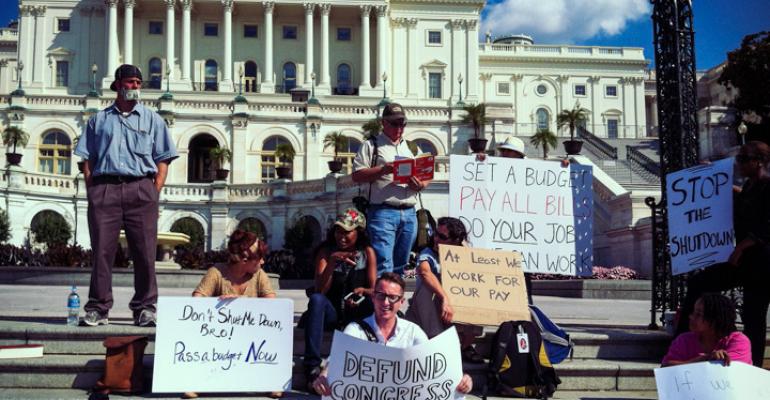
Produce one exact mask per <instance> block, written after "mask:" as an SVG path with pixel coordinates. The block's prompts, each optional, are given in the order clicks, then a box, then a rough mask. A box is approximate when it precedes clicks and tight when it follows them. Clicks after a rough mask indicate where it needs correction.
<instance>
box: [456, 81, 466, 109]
mask: <svg viewBox="0 0 770 400" xmlns="http://www.w3.org/2000/svg"><path fill="white" fill-rule="evenodd" d="M457 83H458V84H459V85H458V86H459V87H460V98H459V99H458V100H457V107H464V106H465V103H464V102H463V74H458V75H457Z"/></svg>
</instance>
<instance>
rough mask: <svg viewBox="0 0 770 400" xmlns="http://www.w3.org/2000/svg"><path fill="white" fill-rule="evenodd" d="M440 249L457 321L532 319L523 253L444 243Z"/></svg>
mask: <svg viewBox="0 0 770 400" xmlns="http://www.w3.org/2000/svg"><path fill="white" fill-rule="evenodd" d="M438 250H439V263H440V264H441V286H442V287H443V288H444V292H445V293H446V294H447V296H449V303H450V304H452V308H453V309H454V316H453V317H452V320H453V321H455V322H464V323H468V324H474V325H491V326H498V325H500V324H501V323H503V322H505V321H521V320H524V321H529V318H530V314H529V307H528V306H527V289H526V285H525V284H524V273H523V272H522V269H521V254H519V253H516V252H514V251H503V250H487V249H479V248H471V247H462V246H446V245H443V244H442V245H439V249H438Z"/></svg>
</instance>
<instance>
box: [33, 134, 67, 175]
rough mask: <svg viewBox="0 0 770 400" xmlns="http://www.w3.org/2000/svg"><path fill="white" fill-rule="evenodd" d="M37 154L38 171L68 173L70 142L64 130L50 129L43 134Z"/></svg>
mask: <svg viewBox="0 0 770 400" xmlns="http://www.w3.org/2000/svg"><path fill="white" fill-rule="evenodd" d="M38 154H39V156H38V171H40V172H43V173H47V174H58V175H69V174H70V164H71V161H72V142H71V141H70V138H69V137H68V136H67V135H66V134H64V132H61V131H52V132H48V133H46V134H45V135H43V141H42V142H41V143H40V147H39V153H38Z"/></svg>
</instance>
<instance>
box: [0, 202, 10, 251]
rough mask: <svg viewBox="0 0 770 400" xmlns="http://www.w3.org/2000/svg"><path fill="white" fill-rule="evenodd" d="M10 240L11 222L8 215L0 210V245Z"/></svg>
mask: <svg viewBox="0 0 770 400" xmlns="http://www.w3.org/2000/svg"><path fill="white" fill-rule="evenodd" d="M10 238H11V221H10V220H9V219H8V213H7V212H5V210H3V209H0V243H5V242H7V241H8V239H10Z"/></svg>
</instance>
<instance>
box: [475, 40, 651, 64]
mask: <svg viewBox="0 0 770 400" xmlns="http://www.w3.org/2000/svg"><path fill="white" fill-rule="evenodd" d="M511 53H513V54H516V55H519V56H522V57H553V56H558V57H565V58H582V57H586V56H589V57H596V58H597V59H601V58H613V59H614V58H622V59H629V60H644V52H643V49H642V48H636V47H621V48H618V47H598V46H558V45H556V46H554V45H527V44H502V43H499V44H498V43H482V44H480V45H479V55H480V56H482V57H484V56H507V55H511Z"/></svg>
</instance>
